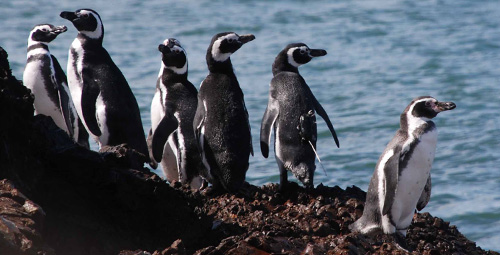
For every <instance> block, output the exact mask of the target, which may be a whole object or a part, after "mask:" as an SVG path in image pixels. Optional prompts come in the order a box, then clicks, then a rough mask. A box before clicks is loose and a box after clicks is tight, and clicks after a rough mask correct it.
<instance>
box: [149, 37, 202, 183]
mask: <svg viewBox="0 0 500 255" xmlns="http://www.w3.org/2000/svg"><path fill="white" fill-rule="evenodd" d="M158 50H159V51H160V52H161V54H162V64H161V69H160V75H159V77H158V81H157V83H156V93H155V95H154V98H153V102H152V103H151V130H150V131H149V136H148V139H147V140H148V147H149V151H150V156H151V157H152V159H151V160H152V161H153V162H161V165H162V168H163V172H164V173H165V176H166V178H167V180H168V181H169V182H174V181H180V182H181V183H189V184H190V185H191V188H193V189H198V188H200V186H201V178H200V177H199V174H200V171H201V169H203V165H202V163H201V158H200V154H199V152H198V145H197V142H196V139H195V136H194V131H193V119H194V115H195V113H196V106H197V104H198V96H197V95H198V91H197V90H196V88H195V87H194V85H193V84H192V83H191V82H189V81H188V79H187V75H188V63H187V56H186V51H185V50H184V49H183V48H182V46H181V44H180V42H179V41H178V40H176V39H174V38H170V39H167V40H165V41H164V42H163V44H160V45H159V46H158Z"/></svg>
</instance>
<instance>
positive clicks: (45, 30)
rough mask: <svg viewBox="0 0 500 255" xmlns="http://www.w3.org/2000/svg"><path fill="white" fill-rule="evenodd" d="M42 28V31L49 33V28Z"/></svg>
mask: <svg viewBox="0 0 500 255" xmlns="http://www.w3.org/2000/svg"><path fill="white" fill-rule="evenodd" d="M41 30H42V32H44V33H47V31H49V30H47V29H46V28H42V29H41Z"/></svg>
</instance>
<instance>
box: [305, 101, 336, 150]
mask: <svg viewBox="0 0 500 255" xmlns="http://www.w3.org/2000/svg"><path fill="white" fill-rule="evenodd" d="M311 95H312V98H313V103H314V110H316V112H317V113H318V115H319V116H321V118H323V119H324V120H325V122H326V125H327V126H328V128H329V129H330V133H332V136H333V140H335V144H336V145H337V148H340V143H339V139H338V138H337V133H335V129H334V128H333V125H332V122H331V121H330V118H329V117H328V114H327V113H326V111H325V109H323V106H321V104H320V103H319V102H318V100H317V99H316V97H315V96H314V95H313V94H312V92H311Z"/></svg>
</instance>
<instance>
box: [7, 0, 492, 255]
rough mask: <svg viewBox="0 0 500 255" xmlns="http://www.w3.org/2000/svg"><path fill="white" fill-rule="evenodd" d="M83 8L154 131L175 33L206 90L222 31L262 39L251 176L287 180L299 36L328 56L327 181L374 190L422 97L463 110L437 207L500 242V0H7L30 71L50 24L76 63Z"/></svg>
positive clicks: (321, 147) (437, 167)
mask: <svg viewBox="0 0 500 255" xmlns="http://www.w3.org/2000/svg"><path fill="white" fill-rule="evenodd" d="M79 8H92V9H95V10H96V11H98V12H99V14H100V15H101V17H102V19H103V23H104V27H105V38H104V46H105V47H106V48H107V50H108V52H109V53H110V55H111V56H112V58H113V59H114V61H115V63H116V64H117V65H118V67H120V68H121V70H122V72H123V73H124V75H125V77H126V78H127V80H128V82H129V84H130V86H131V87H132V90H133V92H134V94H135V96H136V98H137V101H138V103H139V106H140V108H141V114H142V119H143V124H144V130H145V132H147V131H148V130H149V128H150V116H149V110H150V103H151V100H152V98H153V94H154V88H155V84H156V79H157V75H158V72H159V69H160V53H159V52H158V51H157V46H158V44H160V43H161V42H162V41H163V40H164V39H166V38H168V37H174V38H177V39H178V40H180V42H181V43H182V45H183V46H184V48H185V49H186V51H187V53H188V59H189V79H190V81H191V82H193V84H195V85H196V86H199V84H200V82H201V81H202V80H203V78H204V77H205V76H206V75H207V72H208V71H207V67H206V63H205V53H206V49H207V47H208V45H209V43H210V39H211V37H212V36H213V35H214V34H216V33H218V32H223V31H234V32H236V33H239V34H246V33H252V34H254V35H255V36H256V40H254V41H252V42H250V43H248V44H246V45H244V46H243V47H242V48H241V49H240V50H239V51H238V52H236V53H235V54H234V55H233V56H232V57H231V58H232V61H233V65H234V68H235V72H236V75H237V77H238V79H239V81H240V84H241V87H242V90H243V92H244V94H245V101H246V105H247V108H248V112H249V116H250V123H251V128H252V134H253V144H254V151H255V156H254V157H251V159H250V169H249V171H248V173H247V180H248V181H249V182H250V183H252V184H255V185H263V184H266V183H270V182H278V181H279V173H278V169H277V165H276V162H275V160H274V152H273V151H271V155H270V157H269V158H268V159H265V158H264V157H262V155H261V153H260V148H259V141H258V139H259V130H260V121H261V119H262V116H263V113H264V110H265V107H266V105H267V98H268V89H269V82H270V80H271V78H272V74H271V64H272V62H273V60H274V58H275V57H276V55H277V54H278V52H279V51H280V50H281V49H283V48H284V47H285V46H286V45H287V44H288V43H292V42H304V43H306V44H307V45H309V46H310V47H311V48H322V49H325V50H327V51H328V55H326V56H324V57H321V58H317V59H314V60H313V61H311V62H310V63H309V64H306V65H304V66H302V67H301V68H300V72H301V74H302V75H303V77H304V78H305V80H306V81H307V83H308V84H309V86H310V87H311V89H312V91H313V93H314V94H315V95H316V97H317V99H318V100H319V102H320V103H321V104H322V105H323V107H324V108H325V110H326V111H327V112H328V114H329V116H330V119H331V120H332V122H333V125H334V127H335V128H336V131H337V134H338V136H339V139H340V149H338V148H336V146H335V144H334V141H333V139H332V137H331V135H330V134H329V131H328V129H327V127H326V124H325V123H324V121H323V120H322V119H321V118H318V119H319V120H318V136H319V140H318V145H317V147H318V153H319V155H320V157H321V159H322V161H323V165H324V167H325V169H326V174H325V173H323V170H322V169H321V168H320V166H319V165H318V168H317V171H316V176H315V184H319V183H323V184H325V185H329V186H334V185H339V186H340V187H342V188H345V187H347V186H351V185H357V186H359V187H361V188H362V189H364V190H366V189H367V187H368V183H369V181H370V178H371V175H372V173H373V170H374V167H375V164H376V162H377V160H378V157H379V156H380V153H382V151H383V149H384V148H385V145H386V144H387V142H389V140H390V139H391V138H392V136H393V135H394V133H395V131H396V130H397V129H398V127H399V115H400V114H401V112H402V111H403V109H404V108H405V107H406V106H407V104H408V103H409V102H410V101H411V100H412V99H413V98H415V97H417V96H422V95H431V96H434V97H436V98H437V99H438V100H441V101H453V102H455V103H456V104H457V108H456V109H455V110H453V111H450V112H444V113H441V114H440V115H439V116H438V117H436V118H435V123H436V125H437V127H438V129H439V138H438V144H437V150H436V158H435V161H434V164H433V169H432V181H433V187H432V196H431V200H430V202H429V204H428V205H427V207H426V208H424V211H427V212H430V213H431V214H432V215H434V216H438V217H442V218H444V219H445V220H447V221H451V224H454V225H457V226H458V228H459V230H460V231H461V232H462V233H463V234H465V235H466V236H467V237H468V238H470V239H471V240H473V241H476V242H477V244H478V245H479V246H481V247H482V248H484V249H493V250H497V251H498V250H500V167H499V165H500V117H499V115H500V67H499V63H500V26H499V24H500V18H499V17H500V2H499V1H495V0H491V1H488V0H484V1H482V0H458V1H457V0H423V1H409V0H408V1H390V0H387V1H386V0H377V1H349V0H340V1H327V0H320V1H298V0H297V1H280V2H278V1H263V0H260V1H209V0H202V1H159V0H152V1H140V0H136V1H133V0H126V1H116V0H110V1H106V2H104V1H101V2H99V3H94V2H85V1H79V2H78V3H75V2H74V1H54V0H40V1H25V0H16V1H2V4H1V7H0V24H2V29H1V30H0V46H2V47H3V48H5V50H7V52H8V53H9V56H10V58H9V60H10V63H11V66H12V69H13V72H14V75H16V76H17V77H18V79H21V78H22V72H23V69H24V65H25V60H26V43H27V37H28V35H29V31H30V29H31V28H32V27H33V26H34V25H36V24H41V23H51V24H54V25H66V26H68V31H67V32H66V33H64V34H62V35H60V36H59V37H58V38H57V39H56V40H55V41H54V42H52V43H51V44H50V49H51V52H52V54H54V55H55V56H56V57H57V58H58V59H59V62H60V63H61V65H62V66H63V67H65V66H66V63H67V52H68V48H69V46H70V44H71V42H72V40H73V39H74V37H75V36H76V29H75V28H74V27H73V26H72V25H71V24H70V23H69V22H68V21H67V20H64V19H62V18H60V17H59V13H60V12H61V11H74V10H76V9H79ZM94 148H95V146H94ZM160 172H161V171H158V173H160ZM160 174H161V173H160ZM290 179H291V180H294V178H293V177H290Z"/></svg>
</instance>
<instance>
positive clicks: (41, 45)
mask: <svg viewBox="0 0 500 255" xmlns="http://www.w3.org/2000/svg"><path fill="white" fill-rule="evenodd" d="M33 50H37V51H44V50H45V51H49V44H48V43H45V42H37V41H33V40H31V39H29V40H28V53H29V52H30V51H33ZM40 53H45V52H40Z"/></svg>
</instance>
